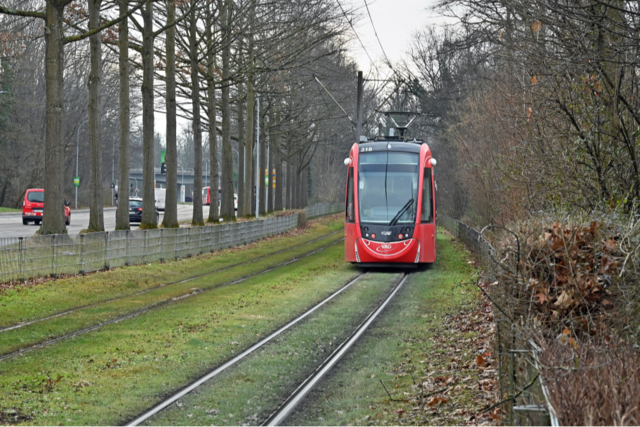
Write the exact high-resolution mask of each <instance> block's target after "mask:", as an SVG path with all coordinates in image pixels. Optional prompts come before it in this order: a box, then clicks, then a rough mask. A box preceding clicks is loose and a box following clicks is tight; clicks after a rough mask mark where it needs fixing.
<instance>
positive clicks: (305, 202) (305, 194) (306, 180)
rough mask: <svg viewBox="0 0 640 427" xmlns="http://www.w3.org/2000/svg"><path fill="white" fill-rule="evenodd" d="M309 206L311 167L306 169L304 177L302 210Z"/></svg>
mask: <svg viewBox="0 0 640 427" xmlns="http://www.w3.org/2000/svg"><path fill="white" fill-rule="evenodd" d="M307 206H309V166H307V167H305V168H304V172H303V175H302V205H300V207H301V208H303V209H304V208H306V207H307Z"/></svg>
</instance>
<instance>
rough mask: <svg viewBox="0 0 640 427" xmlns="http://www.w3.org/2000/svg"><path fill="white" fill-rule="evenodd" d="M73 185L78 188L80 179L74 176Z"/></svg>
mask: <svg viewBox="0 0 640 427" xmlns="http://www.w3.org/2000/svg"><path fill="white" fill-rule="evenodd" d="M73 185H75V186H76V187H80V177H79V176H74V177H73Z"/></svg>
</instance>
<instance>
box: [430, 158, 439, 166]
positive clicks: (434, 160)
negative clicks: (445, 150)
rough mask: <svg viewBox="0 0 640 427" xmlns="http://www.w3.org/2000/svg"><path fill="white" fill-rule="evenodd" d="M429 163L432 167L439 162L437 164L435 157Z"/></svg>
mask: <svg viewBox="0 0 640 427" xmlns="http://www.w3.org/2000/svg"><path fill="white" fill-rule="evenodd" d="M429 162H430V163H431V166H435V165H437V164H438V162H436V159H434V158H433V157H432V158H431V160H429Z"/></svg>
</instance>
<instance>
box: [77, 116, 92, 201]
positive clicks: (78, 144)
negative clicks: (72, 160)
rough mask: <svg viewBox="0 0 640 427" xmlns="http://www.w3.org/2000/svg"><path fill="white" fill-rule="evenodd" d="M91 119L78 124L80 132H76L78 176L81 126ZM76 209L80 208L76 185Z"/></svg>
mask: <svg viewBox="0 0 640 427" xmlns="http://www.w3.org/2000/svg"><path fill="white" fill-rule="evenodd" d="M88 121H89V119H87V120H85V121H84V122H82V123H80V124H79V125H78V132H77V133H76V176H78V154H79V153H80V128H81V127H82V125H83V124H85V123H87V122H88ZM75 187H76V209H78V186H77V185H76V186H75Z"/></svg>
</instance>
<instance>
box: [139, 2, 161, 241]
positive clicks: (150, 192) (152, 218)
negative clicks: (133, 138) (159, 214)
mask: <svg viewBox="0 0 640 427" xmlns="http://www.w3.org/2000/svg"><path fill="white" fill-rule="evenodd" d="M142 16H143V19H144V30H143V34H142V37H143V41H142V157H143V160H142V188H143V191H144V200H143V202H142V223H141V224H140V228H141V229H149V228H158V223H157V219H156V207H155V189H154V185H153V181H154V177H155V170H154V165H153V160H154V155H153V153H154V128H153V127H154V117H153V113H154V112H153V107H154V105H153V39H154V37H153V3H152V2H149V3H147V4H146V5H145V6H144V10H143V12H142Z"/></svg>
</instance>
